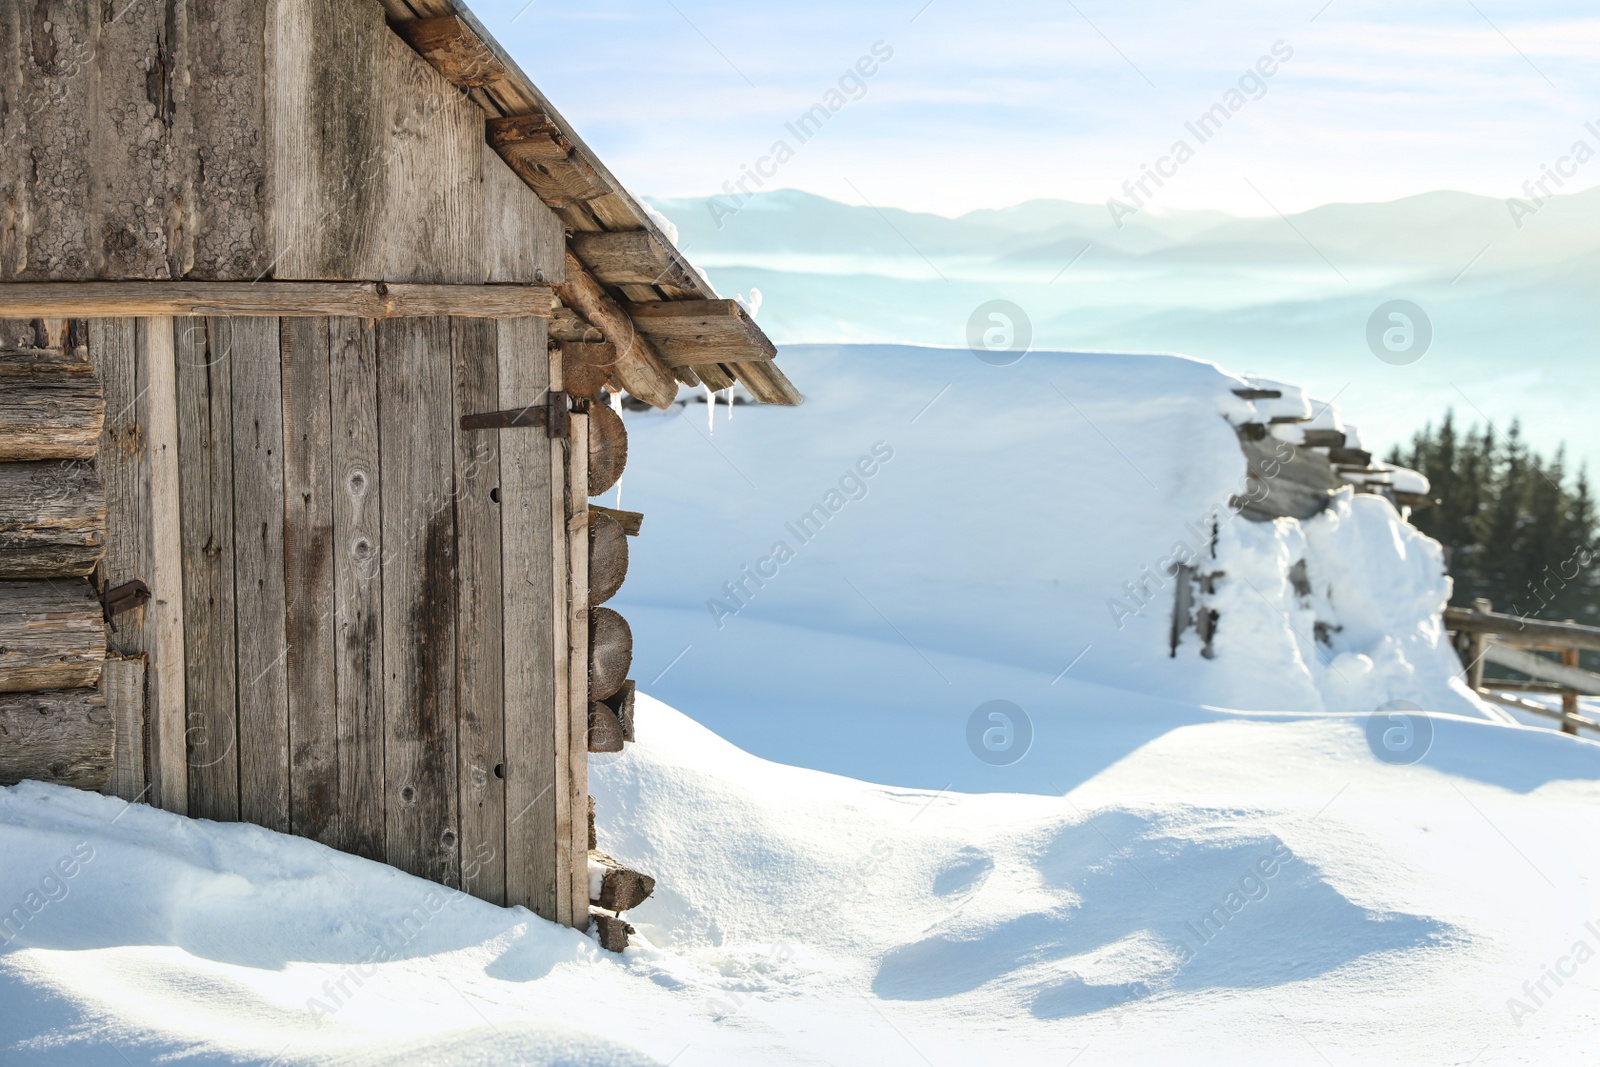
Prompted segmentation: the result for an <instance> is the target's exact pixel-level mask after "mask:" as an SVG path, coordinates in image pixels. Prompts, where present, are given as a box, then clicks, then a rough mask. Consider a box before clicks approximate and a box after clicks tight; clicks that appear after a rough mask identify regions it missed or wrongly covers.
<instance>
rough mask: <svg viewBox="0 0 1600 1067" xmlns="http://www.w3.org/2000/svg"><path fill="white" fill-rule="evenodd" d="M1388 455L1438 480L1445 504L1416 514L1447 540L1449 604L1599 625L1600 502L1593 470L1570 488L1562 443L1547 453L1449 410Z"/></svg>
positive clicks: (1517, 429)
mask: <svg viewBox="0 0 1600 1067" xmlns="http://www.w3.org/2000/svg"><path fill="white" fill-rule="evenodd" d="M1389 459H1390V461H1391V462H1394V463H1398V464H1400V465H1402V466H1406V467H1410V468H1412V469H1414V470H1417V471H1420V472H1422V473H1423V474H1424V475H1426V476H1427V478H1428V481H1429V482H1430V483H1431V484H1432V487H1433V489H1432V495H1433V496H1434V497H1435V498H1436V499H1437V500H1438V502H1439V503H1438V504H1437V506H1435V507H1432V508H1428V509H1424V510H1420V511H1417V512H1415V513H1414V514H1413V515H1412V518H1411V521H1412V522H1413V523H1414V524H1415V525H1416V526H1417V527H1418V528H1419V529H1421V530H1422V531H1423V532H1424V533H1427V534H1429V535H1430V536H1432V537H1434V538H1436V539H1437V540H1438V541H1439V542H1440V543H1441V544H1443V545H1444V546H1445V552H1446V562H1447V566H1448V567H1449V570H1450V574H1451V577H1452V578H1453V580H1454V591H1453V593H1452V595H1451V602H1452V603H1454V604H1456V605H1459V606H1463V607H1464V606H1468V605H1470V604H1471V603H1472V601H1473V600H1475V599H1477V598H1479V597H1484V598H1487V599H1488V600H1489V601H1491V602H1492V603H1493V604H1494V606H1495V608H1496V610H1499V611H1504V612H1509V613H1513V614H1527V615H1530V616H1534V617H1538V618H1545V619H1569V618H1570V619H1576V620H1577V621H1579V622H1585V623H1590V624H1597V625H1600V549H1597V547H1596V541H1597V536H1600V529H1597V516H1596V501H1595V499H1594V495H1593V490H1592V488H1591V486H1590V484H1589V477H1588V472H1587V470H1584V469H1581V468H1580V469H1579V471H1578V474H1577V477H1576V479H1575V481H1573V483H1572V485H1571V486H1570V487H1569V486H1568V481H1569V478H1568V464H1567V460H1566V451H1565V448H1560V449H1557V451H1556V453H1555V455H1554V456H1553V457H1551V458H1550V459H1548V460H1547V459H1545V458H1544V457H1542V456H1540V455H1538V454H1537V453H1535V452H1534V451H1533V450H1532V449H1531V448H1530V447H1529V446H1528V444H1527V442H1526V441H1525V440H1524V438H1523V434H1522V427H1521V425H1520V424H1519V423H1517V422H1513V423H1512V424H1511V426H1510V427H1509V428H1508V429H1507V430H1506V431H1505V433H1504V434H1498V433H1497V432H1496V431H1495V429H1494V426H1493V424H1492V423H1491V424H1489V425H1486V426H1485V427H1484V428H1483V429H1482V431H1481V432H1480V431H1478V430H1476V429H1473V428H1469V429H1466V430H1465V431H1463V430H1461V429H1460V428H1459V427H1458V426H1457V424H1456V421H1455V414H1454V412H1449V411H1447V412H1446V413H1445V416H1444V419H1443V421H1442V422H1440V424H1439V425H1438V427H1437V428H1435V427H1434V426H1433V425H1432V424H1431V423H1430V424H1428V425H1427V426H1424V427H1423V429H1422V431H1421V432H1420V433H1418V434H1417V435H1416V436H1415V437H1414V438H1413V439H1412V441H1411V443H1410V445H1409V446H1408V447H1404V448H1400V447H1397V448H1394V449H1392V450H1391V451H1390V454H1389Z"/></svg>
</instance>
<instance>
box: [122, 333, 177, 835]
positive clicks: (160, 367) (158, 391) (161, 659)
mask: <svg viewBox="0 0 1600 1067" xmlns="http://www.w3.org/2000/svg"><path fill="white" fill-rule="evenodd" d="M173 329H174V328H173V320H172V319H171V318H167V317H161V318H149V319H140V320H138V327H137V329H136V331H135V339H136V343H137V349H138V355H139V388H140V394H141V396H142V397H143V400H142V403H143V404H144V405H145V409H146V417H145V420H144V421H145V427H146V433H147V434H148V443H147V445H146V452H147V455H148V457H149V459H148V462H149V479H148V483H147V484H148V486H149V512H148V515H149V519H150V522H149V527H148V529H147V530H146V531H145V533H146V540H145V542H144V545H143V551H144V552H145V553H146V558H147V559H148V561H149V566H148V570H147V572H146V573H147V577H146V578H145V581H146V582H147V583H148V584H149V586H150V603H149V604H148V605H147V606H146V608H145V613H144V626H145V635H144V643H145V648H144V651H145V652H147V653H148V654H149V656H150V666H149V669H148V670H147V672H146V675H145V688H146V691H147V692H148V694H149V696H148V700H149V721H150V743H149V748H148V752H149V757H150V776H151V777H152V778H153V779H155V781H156V783H157V789H159V790H160V797H161V801H160V803H161V806H162V807H163V808H165V809H166V810H167V811H170V812H175V813H177V814H179V815H183V814H187V813H188V810H189V775H188V762H187V759H188V757H187V751H186V743H185V735H186V734H187V732H188V724H187V717H188V715H187V710H186V701H185V676H184V672H185V666H184V642H183V552H182V547H181V532H180V530H179V515H180V514H181V512H182V508H181V489H180V486H179V483H178V383H177V355H176V351H175V342H176V338H175V337H174V333H173Z"/></svg>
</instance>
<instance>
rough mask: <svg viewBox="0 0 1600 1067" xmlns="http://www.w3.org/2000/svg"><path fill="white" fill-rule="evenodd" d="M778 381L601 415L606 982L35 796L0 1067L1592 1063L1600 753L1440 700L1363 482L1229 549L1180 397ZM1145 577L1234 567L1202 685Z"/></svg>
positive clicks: (510, 945) (457, 913)
mask: <svg viewBox="0 0 1600 1067" xmlns="http://www.w3.org/2000/svg"><path fill="white" fill-rule="evenodd" d="M782 359H783V361H784V365H785V367H786V369H787V370H788V371H789V373H790V374H791V376H793V377H794V378H795V379H796V380H797V381H798V382H800V384H801V387H802V388H803V389H804V390H805V391H806V392H807V394H808V403H807V405H806V406H805V407H803V408H801V409H799V410H797V411H795V410H782V409H774V408H770V407H751V408H750V409H749V410H748V412H742V413H741V415H740V418H739V419H737V420H735V421H733V422H730V423H725V424H724V425H723V426H722V427H719V428H718V430H719V432H718V433H717V435H716V438H715V443H714V444H713V442H712V440H711V438H710V437H709V436H708V435H707V428H705V427H701V426H700V425H699V424H698V421H697V420H695V419H693V418H691V417H690V416H689V415H688V414H686V413H685V411H684V408H683V407H682V406H675V407H674V408H673V409H672V410H671V411H670V412H668V413H661V414H657V413H638V414H635V413H629V416H628V418H629V427H630V435H631V437H632V445H631V448H630V453H631V464H630V467H629V478H630V503H631V505H632V506H633V507H634V508H636V509H638V510H640V511H643V512H644V513H645V515H646V522H645V525H644V531H643V536H641V537H639V538H636V539H634V540H633V541H632V542H631V546H630V547H631V552H632V554H633V557H634V558H633V562H632V568H631V569H632V574H631V576H630V579H629V582H628V584H627V585H626V586H625V587H624V590H623V593H622V594H620V595H619V596H618V597H617V599H616V600H615V601H614V604H615V605H616V606H618V607H619V608H620V609H621V610H622V611H623V612H624V614H625V615H627V617H628V618H629V620H630V622H631V623H632V624H633V629H634V633H635V639H636V649H637V654H636V660H635V674H636V676H637V677H638V679H639V682H640V686H641V690H643V691H648V693H649V694H651V695H645V692H643V691H642V692H641V694H640V696H639V698H638V707H637V734H638V741H637V743H634V744H631V745H629V746H628V747H627V749H626V750H625V751H624V752H622V753H618V754H615V755H595V756H592V757H591V775H590V778H591V791H592V793H593V794H594V796H595V799H596V807H597V827H598V834H599V844H600V847H601V849H603V850H604V851H606V852H607V853H609V854H610V855H612V856H613V857H615V858H616V859H618V860H620V861H622V862H623V863H625V864H628V865H630V866H632V867H635V868H637V869H639V870H643V871H646V872H648V873H650V874H651V875H653V876H654V877H655V878H656V879H657V889H656V892H655V895H654V896H653V897H652V898H651V899H650V900H649V901H647V902H646V903H645V904H644V905H642V906H641V907H640V908H638V909H637V910H635V911H632V912H629V913H628V916H627V917H628V919H629V921H630V922H632V923H633V924H634V925H635V927H636V928H637V931H638V933H637V934H636V935H635V938H634V947H632V948H630V949H629V950H628V951H627V952H626V953H625V954H624V955H622V956H620V957H619V956H614V955H612V954H609V953H606V952H604V951H602V950H600V949H599V947H598V946H597V945H596V944H595V943H594V942H593V941H592V940H590V939H589V938H588V937H586V936H584V935H582V934H579V933H577V932H575V931H571V930H566V929H562V928H558V927H556V926H553V925H552V924H549V923H546V922H544V921H543V920H540V919H538V918H537V917H535V916H533V915H531V914H530V913H528V912H526V911H524V910H522V909H519V908H512V909H503V908H499V907H495V906H493V905H490V904H488V903H485V902H482V901H478V900H475V899H472V898H469V897H466V896H463V895H461V894H459V893H455V892H453V891H450V890H447V889H444V888H442V887H439V886H435V885H432V884H430V883H427V882H423V881H420V880H418V879H415V878H411V877H409V876H407V875H404V874H402V873H400V872H399V871H396V870H394V869H392V868H389V867H386V866H383V865H380V864H377V863H373V862H370V861H367V860H363V859H360V858H357V857H353V856H347V855H343V854H340V853H337V852H334V851H331V850H329V849H327V848H325V847H323V846H321V845H319V844H316V843H314V842H311V841H306V840H301V839H298V838H292V837H287V836H284V835H280V834H276V833H273V832H270V831H267V830H264V829H260V828H256V827H251V826H242V825H224V824H217V823H211V822H207V821H203V820H190V819H185V818H181V817H178V816H173V815H169V814H166V813H164V812H160V811H155V810H152V809H150V808H148V807H145V806H143V805H131V806H130V805H127V804H125V803H123V802H122V801H120V800H115V799H111V798H106V797H101V796H97V795H91V794H87V793H82V792H77V791H74V790H68V789H62V788H56V787H50V786H44V785H39V784H36V783H24V784H22V785H19V786H16V787H12V788H9V789H0V855H3V856H4V857H5V860H6V862H5V864H4V865H3V867H0V908H4V909H7V910H4V911H0V1062H4V1063H7V1064H9V1063H13V1062H16V1063H23V1064H42V1065H52V1067H53V1065H63V1067H65V1065H73V1067H77V1065H80V1064H82V1065H89V1067H98V1065H123V1064H128V1063H132V1064H147V1063H169V1062H182V1063H197V1064H222V1063H228V1064H236V1063H253V1064H261V1065H298V1064H323V1063H337V1064H379V1063H383V1064H391V1063H400V1064H418V1065H422V1064H443V1065H455V1064H513V1063H516V1064H574V1065H576V1064H619V1065H620V1064H628V1065H631V1064H658V1065H664V1064H677V1065H679V1067H690V1065H695V1064H710V1065H717V1064H728V1065H732V1064H739V1065H744V1064H749V1063H761V1064H778V1065H786V1064H819V1063H826V1064H840V1065H856V1064H861V1065H869V1064H870V1065H873V1067H877V1065H899V1064H908V1065H935V1067H945V1065H967V1064H984V1063H1019V1064H1031V1063H1051V1064H1058V1065H1059V1064H1066V1063H1077V1064H1080V1065H1081V1067H1092V1065H1094V1064H1118V1063H1152V1062H1153V1063H1167V1062H1182V1063H1185V1064H1191V1063H1193V1064H1211V1063H1216V1064H1223V1063H1226V1064H1237V1063H1265V1062H1270V1063H1275V1064H1278V1063H1281V1064H1300V1063H1306V1064H1318V1065H1320V1064H1326V1063H1338V1064H1343V1063H1457V1064H1467V1063H1479V1064H1498V1063H1539V1064H1549V1063H1567V1062H1583V1061H1585V1060H1586V1059H1587V1058H1589V1055H1590V1053H1589V1051H1588V1049H1589V1046H1590V1036H1591V1035H1592V1034H1593V1033H1594V1032H1595V1031H1596V1027H1597V1026H1600V996H1597V994H1600V963H1596V962H1593V960H1594V957H1595V955H1596V954H1597V952H1600V906H1597V905H1596V904H1595V901H1596V900H1597V899H1600V896H1597V893H1596V890H1597V888H1600V822H1597V821H1596V820H1595V819H1594V818H1593V811H1594V810H1595V805H1596V803H1600V745H1597V744H1595V743H1594V742H1592V741H1588V740H1580V739H1574V738H1569V737H1565V736H1562V735H1560V734H1558V733H1555V732H1552V731H1551V730H1549V729H1543V728H1541V729H1534V728H1529V727H1526V726H1522V725H1518V724H1516V723H1514V722H1512V721H1510V720H1511V716H1509V715H1507V714H1506V713H1505V712H1503V711H1501V710H1499V709H1498V708H1496V707H1494V706H1492V705H1488V704H1484V703H1483V702H1481V701H1479V700H1477V699H1476V698H1475V697H1473V696H1472V695H1471V694H1470V693H1469V692H1467V690H1466V689H1465V687H1464V686H1463V685H1462V684H1461V682H1460V681H1459V673H1460V665H1459V663H1458V662H1456V660H1455V657H1454V654H1453V653H1452V652H1451V651H1450V649H1449V648H1448V646H1447V645H1446V643H1445V641H1444V635H1443V633H1442V632H1441V631H1440V627H1439V619H1438V612H1439V609H1440V607H1441V606H1442V605H1443V603H1444V602H1445V598H1446V597H1447V596H1448V580H1447V579H1446V578H1445V576H1444V574H1443V567H1442V558H1441V553H1440V549H1439V546H1438V545H1437V544H1436V543H1434V542H1433V541H1431V540H1429V539H1428V538H1426V537H1424V536H1423V535H1421V534H1420V533H1418V532H1417V531H1416V530H1415V529H1413V528H1412V527H1410V526H1409V525H1408V524H1406V523H1405V522H1404V521H1403V520H1402V518H1401V516H1400V515H1399V514H1398V513H1397V512H1396V511H1395V509H1394V508H1393V507H1392V506H1391V505H1390V504H1389V503H1388V502H1387V501H1386V500H1384V499H1382V498H1381V497H1377V496H1373V495H1363V494H1356V493H1353V492H1351V491H1349V490H1345V491H1342V492H1341V493H1340V494H1339V495H1338V496H1337V497H1336V498H1335V499H1334V501H1333V502H1332V505H1331V506H1330V507H1329V509H1328V510H1327V511H1326V512H1324V513H1323V514H1321V515H1319V516H1317V517H1316V518H1313V519H1310V520H1308V521H1305V522H1298V521H1295V520H1287V519H1285V520H1279V521H1277V522H1273V523H1252V522H1249V521H1247V520H1245V519H1243V518H1240V517H1238V516H1236V515H1235V514H1234V513H1233V511H1232V509H1231V508H1229V507H1228V501H1229V499H1230V497H1231V496H1233V495H1234V494H1235V493H1237V492H1238V491H1239V488H1240V485H1241V483H1242V480H1243V476H1244V461H1243V457H1242V454H1241V453H1240V451H1239V447H1238V444H1237V440H1236V438H1235V434H1234V431H1233V429H1232V426H1231V425H1230V423H1232V422H1234V421H1238V419H1239V416H1240V415H1241V409H1240V405H1241V404H1244V403H1249V402H1243V401H1240V400H1239V398H1237V397H1235V396H1233V394H1232V390H1233V389H1234V388H1237V387H1239V385H1240V383H1241V382H1243V381H1245V379H1241V378H1239V377H1237V376H1235V375H1232V374H1229V373H1227V372H1225V371H1223V370H1221V369H1220V368H1218V367H1216V366H1214V365H1212V364H1209V363H1204V362H1200V361H1195V360H1186V359H1180V358H1176V357H1153V356H1113V355H1097V354H1086V353H1038V352H1031V353H1029V354H1028V355H1027V357H1026V358H1025V359H1024V360H1022V361H1021V362H1019V363H1017V364H1014V365H1012V366H1009V367H1005V368H998V367H994V366H991V365H989V364H987V363H984V362H982V361H980V360H978V359H976V358H974V357H973V354H972V353H970V352H967V351H965V350H938V349H912V348H903V347H891V346H870V347H855V348H852V347H841V346H816V347H811V348H799V349H788V350H785V351H784V352H783V353H782ZM1287 392H1288V391H1287V390H1286V395H1287ZM710 399H711V398H709V397H708V400H710ZM714 411H715V405H714V403H712V404H708V415H711V414H712V413H714ZM730 414H731V410H730ZM1334 418H1337V416H1336V415H1335V416H1334ZM1245 421H1249V419H1248V418H1246V420H1245ZM819 508H820V511H819V510H818V509H819ZM808 522H809V523H810V525H805V524H806V523H808ZM779 544H782V545H784V546H785V547H786V549H787V551H786V552H779V551H778V550H777V548H778V545H779ZM1175 558H1187V559H1188V560H1190V561H1192V562H1194V563H1195V564H1196V566H1197V567H1198V568H1200V569H1202V570H1206V571H1213V570H1214V571H1218V572H1221V576H1220V577H1219V578H1218V579H1217V583H1216V586H1215V593H1214V594H1213V595H1212V599H1211V600H1210V601H1209V603H1210V605H1211V606H1212V607H1213V608H1215V609H1216V610H1217V611H1218V612H1219V613H1220V619H1221V622H1220V624H1219V627H1218V629H1217V633H1216V637H1215V640H1214V648H1213V652H1214V655H1213V657H1211V658H1207V657H1205V656H1203V655H1202V654H1201V651H1200V648H1199V644H1198V642H1197V641H1196V640H1195V638H1194V635H1193V633H1192V631H1191V632H1190V633H1189V634H1188V635H1186V637H1185V639H1184V641H1183V642H1182V643H1181V644H1180V645H1179V647H1178V649H1177V654H1176V655H1172V654H1170V649H1169V633H1170V630H1169V623H1170V617H1171V610H1172V603H1173V599H1172V598H1173V589H1172V584H1171V579H1170V578H1164V577H1163V575H1164V574H1165V564H1166V563H1167V562H1169V561H1171V560H1173V559H1175ZM1163 583H1164V584H1163ZM1112 600H1122V601H1123V603H1124V606H1125V608H1126V609H1128V610H1126V611H1125V612H1122V613H1117V612H1113V611H1111V610H1108V602H1109V601H1112ZM712 602H719V603H720V604H721V605H722V610H721V612H720V613H719V612H717V611H714V610H712V609H711V608H710V607H709V604H710V603H712ZM658 697H662V698H667V699H668V702H666V703H664V702H663V701H662V700H661V699H657V698H658ZM670 705H676V706H678V707H681V708H683V710H684V712H687V713H688V714H684V713H681V712H679V711H677V710H674V707H673V706H670ZM691 716H692V717H691ZM1542 725H1546V724H1544V723H1541V726H1542ZM873 783H878V784H873ZM598 873H599V872H598V871H597V870H595V869H594V868H593V867H591V870H590V877H591V880H594V879H595V877H596V876H597V875H598Z"/></svg>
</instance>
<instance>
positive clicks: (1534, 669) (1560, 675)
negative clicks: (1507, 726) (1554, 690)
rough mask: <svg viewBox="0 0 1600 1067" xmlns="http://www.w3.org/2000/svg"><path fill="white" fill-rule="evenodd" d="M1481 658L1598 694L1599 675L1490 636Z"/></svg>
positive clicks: (1535, 676) (1592, 694)
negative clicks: (1505, 643)
mask: <svg viewBox="0 0 1600 1067" xmlns="http://www.w3.org/2000/svg"><path fill="white" fill-rule="evenodd" d="M1483 658H1484V659H1486V660H1488V661H1489V662H1490V663H1493V664H1495V665H1496V666H1500V667H1509V668H1511V669H1512V670H1514V671H1521V672H1522V673H1523V674H1526V675H1528V676H1529V677H1532V678H1538V679H1539V680H1540V681H1545V682H1556V683H1558V684H1560V685H1563V686H1566V687H1567V688H1568V689H1575V690H1577V691H1578V692H1580V693H1583V694H1585V695H1587V696H1600V674H1594V673H1591V672H1589V671H1585V670H1581V669H1579V668H1577V667H1567V666H1564V665H1562V664H1560V663H1557V662H1556V661H1555V660H1550V659H1545V658H1544V657H1543V656H1541V655H1538V654H1537V653H1534V652H1529V651H1528V650H1527V649H1524V648H1512V647H1511V646H1510V645H1503V644H1501V643H1500V642H1499V641H1498V640H1495V639H1492V640H1490V641H1489V643H1488V645H1487V646H1486V647H1485V648H1484V650H1483Z"/></svg>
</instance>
